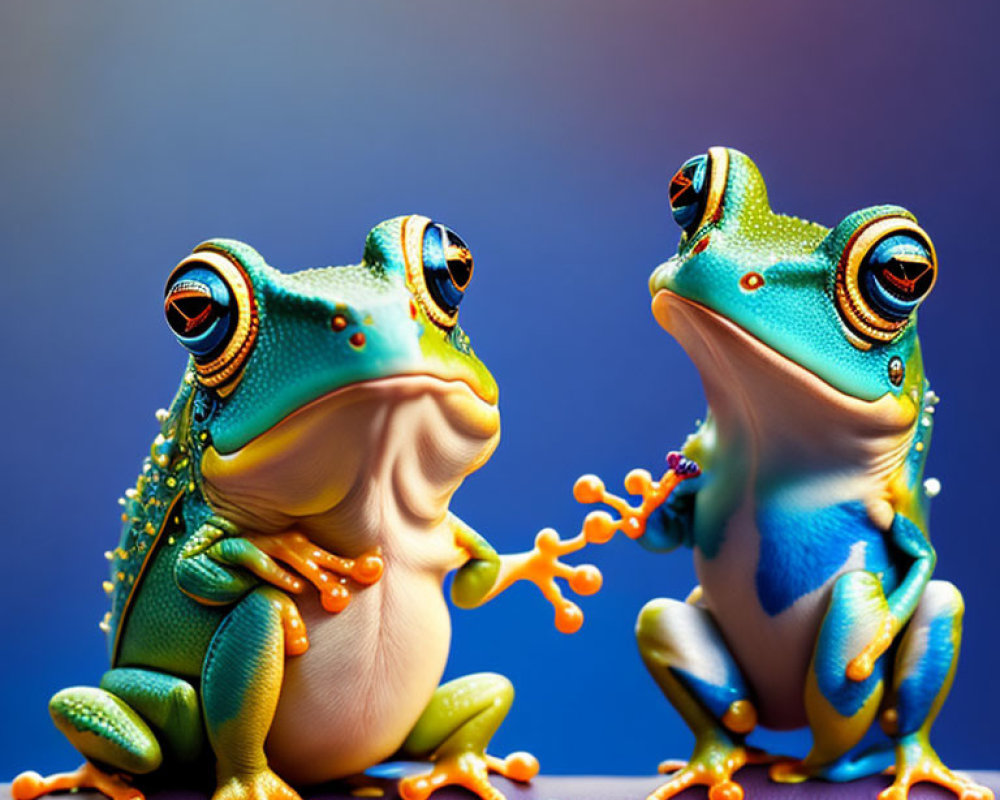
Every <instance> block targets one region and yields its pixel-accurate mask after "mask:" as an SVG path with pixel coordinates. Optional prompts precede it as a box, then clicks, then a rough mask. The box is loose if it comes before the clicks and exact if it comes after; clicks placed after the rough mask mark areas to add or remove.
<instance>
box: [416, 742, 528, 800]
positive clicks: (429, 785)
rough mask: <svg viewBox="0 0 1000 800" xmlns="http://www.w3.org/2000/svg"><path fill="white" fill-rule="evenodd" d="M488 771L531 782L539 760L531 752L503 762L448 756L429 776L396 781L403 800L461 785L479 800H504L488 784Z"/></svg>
mask: <svg viewBox="0 0 1000 800" xmlns="http://www.w3.org/2000/svg"><path fill="white" fill-rule="evenodd" d="M490 772H497V773H499V774H501V775H503V776H505V777H508V778H511V779H512V780H516V781H530V780H531V779H532V778H533V777H535V775H537V774H538V761H537V759H535V757H534V756H532V755H531V754H530V753H512V754H511V755H509V756H507V758H505V759H499V758H495V757H494V756H488V755H485V754H479V753H461V754H459V755H456V756H448V757H446V758H442V759H440V760H439V761H436V762H435V764H434V768H433V769H432V770H431V771H430V772H428V773H424V774H421V775H412V776H410V777H407V778H403V779H402V780H401V781H400V782H399V796H400V797H401V798H402V799H403V800H426V798H428V797H430V795H431V794H432V793H434V792H436V791H437V790H438V789H440V788H441V787H443V786H462V787H463V788H465V789H468V790H469V791H470V792H473V793H474V794H476V795H478V796H479V797H480V798H481V800H505V798H504V795H503V793H502V792H500V790H499V789H497V788H496V787H495V786H493V784H491V783H490V781H489V773H490Z"/></svg>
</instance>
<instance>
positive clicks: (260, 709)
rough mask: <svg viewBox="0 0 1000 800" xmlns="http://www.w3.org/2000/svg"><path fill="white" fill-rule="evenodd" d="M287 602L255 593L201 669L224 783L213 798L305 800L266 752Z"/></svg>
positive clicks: (272, 593) (228, 622)
mask: <svg viewBox="0 0 1000 800" xmlns="http://www.w3.org/2000/svg"><path fill="white" fill-rule="evenodd" d="M286 599H287V598H285V596H284V595H282V594H281V593H280V592H279V591H278V590H277V589H273V588H270V587H261V588H258V589H255V590H254V591H252V592H251V593H250V594H248V595H247V596H246V597H245V598H243V599H242V600H241V601H240V602H239V603H237V604H236V605H235V606H234V607H233V610H232V611H230V612H229V614H228V615H227V616H226V618H225V619H224V620H223V621H222V623H221V625H220V626H219V629H218V630H217V631H216V633H215V636H214V637H213V639H212V642H211V644H210V645H209V648H208V653H207V655H206V656H205V663H204V666H203V668H202V682H201V696H202V706H203V709H204V715H205V727H206V730H207V732H208V739H209V742H210V743H211V745H212V750H213V751H214V753H215V757H216V776H217V781H218V785H217V788H216V790H215V794H214V795H213V797H212V800H299V796H298V794H296V793H295V791H294V790H292V789H291V788H290V787H289V786H288V785H287V784H286V783H285V782H284V781H282V780H281V779H280V778H279V777H278V776H277V775H275V774H274V772H273V771H272V770H271V769H270V767H268V765H267V759H266V757H265V755H264V742H265V740H266V738H267V734H268V731H269V730H270V727H271V722H272V720H273V719H274V711H275V709H276V708H277V705H278V695H279V692H280V691H281V682H282V678H283V675H284V660H285V650H284V630H283V628H282V622H281V615H282V610H281V609H282V606H283V603H284V601H285V600H286Z"/></svg>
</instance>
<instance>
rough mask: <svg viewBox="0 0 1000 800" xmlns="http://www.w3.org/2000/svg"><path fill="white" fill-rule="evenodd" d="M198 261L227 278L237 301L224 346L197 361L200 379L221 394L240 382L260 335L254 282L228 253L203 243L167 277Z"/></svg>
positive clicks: (172, 277)
mask: <svg viewBox="0 0 1000 800" xmlns="http://www.w3.org/2000/svg"><path fill="white" fill-rule="evenodd" d="M195 265H207V266H208V267H209V268H210V269H212V270H214V271H215V272H216V273H218V275H219V276H220V277H221V278H222V280H223V281H225V283H226V285H227V286H228V288H229V290H230V291H231V292H232V297H233V299H234V300H235V303H236V309H235V310H236V325H235V327H234V329H233V332H232V333H231V334H230V336H229V340H228V341H227V342H226V345H225V347H224V349H223V350H222V352H221V353H219V355H217V356H216V357H214V358H213V359H212V360H211V361H207V362H204V363H202V362H200V361H198V359H197V358H196V359H195V361H194V367H195V372H196V374H197V376H198V381H199V383H201V384H202V385H203V386H207V387H209V388H211V389H215V390H216V391H217V392H218V393H219V394H220V395H221V396H222V397H225V396H227V395H228V394H230V393H231V392H232V391H233V390H234V389H235V388H236V386H237V384H238V383H239V378H240V377H241V376H242V368H243V366H244V365H245V364H246V360H247V357H248V356H249V355H250V351H251V350H252V349H253V345H254V343H255V341H256V339H257V331H258V328H259V319H258V315H257V303H256V300H255V298H254V294H253V284H252V283H251V282H250V278H249V277H248V276H247V274H246V272H244V270H243V267H242V266H240V265H239V264H238V263H237V262H236V261H234V260H233V259H232V258H231V257H230V256H229V255H228V254H226V253H224V252H222V251H220V250H217V249H215V248H213V247H212V246H211V245H200V246H199V247H197V248H195V251H194V252H193V253H192V254H191V255H189V256H188V257H187V258H185V259H184V260H183V261H181V262H180V263H179V264H178V265H177V266H176V267H174V270H173V272H171V274H170V278H169V279H168V280H167V285H168V286H170V285H171V284H173V283H174V282H175V281H176V280H177V278H178V277H180V276H181V275H182V274H183V272H185V271H187V270H188V269H190V268H191V267H192V266H195Z"/></svg>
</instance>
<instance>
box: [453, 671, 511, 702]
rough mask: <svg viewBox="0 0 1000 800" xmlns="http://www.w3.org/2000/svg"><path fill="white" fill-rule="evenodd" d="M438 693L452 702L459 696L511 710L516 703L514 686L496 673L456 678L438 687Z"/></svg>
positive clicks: (478, 673) (480, 673) (482, 673)
mask: <svg viewBox="0 0 1000 800" xmlns="http://www.w3.org/2000/svg"><path fill="white" fill-rule="evenodd" d="M438 693H439V695H440V697H441V698H442V699H443V698H445V697H447V698H449V699H450V700H451V701H452V702H453V701H454V698H455V697H457V696H464V697H469V698H477V699H479V700H487V701H491V702H492V703H494V704H496V705H498V706H504V707H505V708H510V705H511V703H513V702H514V684H512V683H511V682H510V680H509V679H508V678H506V677H505V676H503V675H500V674H498V673H496V672H477V673H475V674H473V675H466V676H464V677H462V678H456V679H455V680H453V681H449V682H448V683H444V684H442V685H441V686H440V687H438Z"/></svg>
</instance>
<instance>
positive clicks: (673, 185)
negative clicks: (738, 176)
mask: <svg viewBox="0 0 1000 800" xmlns="http://www.w3.org/2000/svg"><path fill="white" fill-rule="evenodd" d="M728 173H729V151H728V150H726V148H724V147H712V148H709V151H708V153H706V154H705V155H700V156H695V157H694V158H689V159H688V160H687V161H685V162H684V163H683V164H682V165H681V168H680V169H679V170H677V172H675V173H674V176H673V177H672V178H671V179H670V211H671V213H672V214H673V215H674V221H675V222H676V223H677V224H678V225H679V226H680V227H681V229H682V230H683V231H684V234H685V236H686V238H687V239H690V238H691V237H692V236H694V235H695V233H697V232H698V230H699V229H700V228H701V227H702V226H703V225H705V224H706V223H708V222H714V221H715V220H717V219H718V218H719V215H720V213H721V210H722V195H723V193H724V192H725V188H726V177H727V175H728Z"/></svg>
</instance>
